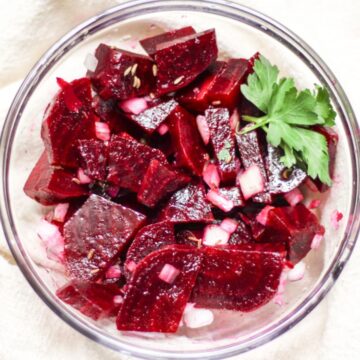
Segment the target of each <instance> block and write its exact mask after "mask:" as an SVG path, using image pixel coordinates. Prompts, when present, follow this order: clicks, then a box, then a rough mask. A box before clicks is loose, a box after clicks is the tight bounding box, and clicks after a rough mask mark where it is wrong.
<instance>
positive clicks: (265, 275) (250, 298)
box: [191, 245, 283, 311]
mask: <svg viewBox="0 0 360 360" xmlns="http://www.w3.org/2000/svg"><path fill="white" fill-rule="evenodd" d="M245 246H246V247H245V248H244V250H242V248H241V246H223V247H221V246H217V247H203V248H202V249H201V252H202V253H203V255H204V257H203V260H202V264H201V269H200V272H199V275H198V278H197V281H196V285H195V287H194V290H193V293H192V297H191V301H192V302H195V304H196V306H197V307H205V308H213V309H228V310H239V311H252V310H255V309H257V308H258V307H260V306H262V305H265V304H266V303H267V302H269V301H270V299H271V298H272V297H273V296H274V295H275V293H276V291H277V288H278V286H279V278H280V274H281V271H282V267H283V265H282V263H283V258H282V255H281V254H280V253H279V252H276V251H264V250H263V249H261V248H260V247H259V246H258V245H256V246H250V245H245Z"/></svg>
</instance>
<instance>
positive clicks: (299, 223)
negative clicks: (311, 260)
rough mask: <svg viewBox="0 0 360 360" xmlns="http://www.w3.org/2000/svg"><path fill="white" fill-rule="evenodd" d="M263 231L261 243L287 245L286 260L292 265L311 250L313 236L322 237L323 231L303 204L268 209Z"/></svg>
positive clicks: (315, 218)
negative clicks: (268, 242) (318, 235)
mask: <svg viewBox="0 0 360 360" xmlns="http://www.w3.org/2000/svg"><path fill="white" fill-rule="evenodd" d="M265 229H266V231H265V232H264V233H263V234H262V238H261V241H265V242H267V241H270V242H279V243H285V244H287V248H288V259H289V260H290V261H291V262H292V263H293V264H296V263H297V262H299V261H300V260H301V259H303V258H304V257H305V256H306V255H307V253H308V252H309V251H310V250H311V242H312V240H313V238H314V236H315V235H316V234H320V235H323V234H324V231H325V230H324V228H323V227H322V226H321V225H320V224H319V221H318V219H317V217H316V216H315V215H314V214H313V213H312V212H311V211H310V210H308V208H307V207H306V206H304V205H303V204H297V205H296V206H288V207H279V208H273V209H270V210H269V211H268V214H267V219H266V224H265Z"/></svg>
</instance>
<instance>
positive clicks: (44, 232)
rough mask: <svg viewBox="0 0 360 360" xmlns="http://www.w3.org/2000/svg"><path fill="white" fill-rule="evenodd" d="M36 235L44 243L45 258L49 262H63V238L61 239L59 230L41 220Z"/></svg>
mask: <svg viewBox="0 0 360 360" xmlns="http://www.w3.org/2000/svg"><path fill="white" fill-rule="evenodd" d="M37 234H38V236H39V237H40V239H41V240H42V241H43V242H44V245H45V248H46V254H47V257H48V258H49V259H50V260H54V261H58V262H63V261H64V238H63V237H62V235H61V233H60V231H59V228H58V227H57V226H56V225H54V224H51V223H49V222H48V221H46V220H44V219H42V220H41V222H40V225H39V228H38V230H37Z"/></svg>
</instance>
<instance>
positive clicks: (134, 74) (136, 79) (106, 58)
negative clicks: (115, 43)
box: [88, 44, 155, 100]
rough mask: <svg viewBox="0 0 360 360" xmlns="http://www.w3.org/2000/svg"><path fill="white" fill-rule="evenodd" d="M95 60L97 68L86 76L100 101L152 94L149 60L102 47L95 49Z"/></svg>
mask: <svg viewBox="0 0 360 360" xmlns="http://www.w3.org/2000/svg"><path fill="white" fill-rule="evenodd" d="M95 56H96V58H97V60H98V64H97V67H96V69H95V71H94V72H89V73H88V75H89V76H90V78H91V82H92V84H93V85H94V87H95V89H96V90H97V91H98V93H99V95H100V96H101V97H102V98H103V99H110V98H116V99H118V100H126V99H129V98H132V97H138V96H143V95H147V94H149V93H150V92H151V91H152V90H153V86H154V83H155V77H154V75H153V70H152V68H153V61H152V60H151V59H150V58H149V57H147V56H143V55H140V54H135V53H132V52H129V51H126V50H122V49H117V48H114V47H110V46H108V45H105V44H100V45H99V46H98V48H97V49H96V52H95Z"/></svg>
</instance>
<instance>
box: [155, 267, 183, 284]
mask: <svg viewBox="0 0 360 360" xmlns="http://www.w3.org/2000/svg"><path fill="white" fill-rule="evenodd" d="M179 274H180V270H178V269H177V268H176V267H174V266H172V265H170V264H165V265H164V266H163V268H162V269H161V271H160V274H159V278H160V279H161V280H163V281H165V282H167V283H168V284H172V283H173V282H174V281H175V279H176V278H177V276H178V275H179Z"/></svg>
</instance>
